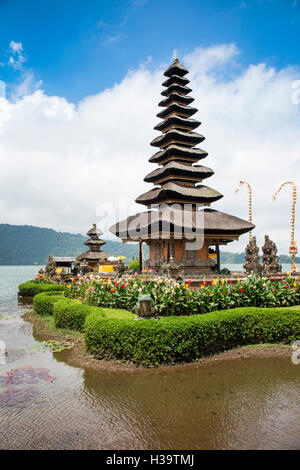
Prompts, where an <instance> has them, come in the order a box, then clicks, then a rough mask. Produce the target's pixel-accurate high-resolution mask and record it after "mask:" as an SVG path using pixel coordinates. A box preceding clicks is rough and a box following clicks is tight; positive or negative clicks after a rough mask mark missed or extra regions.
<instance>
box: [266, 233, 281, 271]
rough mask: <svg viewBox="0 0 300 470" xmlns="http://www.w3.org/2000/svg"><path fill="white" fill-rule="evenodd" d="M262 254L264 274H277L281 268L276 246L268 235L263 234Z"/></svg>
mask: <svg viewBox="0 0 300 470" xmlns="http://www.w3.org/2000/svg"><path fill="white" fill-rule="evenodd" d="M262 251H263V255H262V259H263V271H264V274H277V273H280V272H281V270H282V266H281V265H280V264H279V258H278V256H277V247H276V245H275V243H274V242H273V241H272V240H270V238H269V236H268V235H265V244H264V246H263V247H262Z"/></svg>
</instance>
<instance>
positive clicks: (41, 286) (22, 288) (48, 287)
mask: <svg viewBox="0 0 300 470" xmlns="http://www.w3.org/2000/svg"><path fill="white" fill-rule="evenodd" d="M63 290H64V286H62V285H60V284H48V283H44V282H31V281H27V282H24V283H23V284H20V285H19V295H22V296H23V297H34V296H35V295H37V294H40V293H41V292H54V291H56V292H58V291H59V292H62V291H63Z"/></svg>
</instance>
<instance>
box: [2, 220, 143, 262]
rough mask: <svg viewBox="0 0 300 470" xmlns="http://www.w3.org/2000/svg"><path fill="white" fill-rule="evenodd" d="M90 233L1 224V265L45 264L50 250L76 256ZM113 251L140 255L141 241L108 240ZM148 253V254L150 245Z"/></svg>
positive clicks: (129, 256)
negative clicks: (139, 246) (139, 242)
mask: <svg viewBox="0 0 300 470" xmlns="http://www.w3.org/2000/svg"><path fill="white" fill-rule="evenodd" d="M85 240H87V236H85V237H84V236H83V235H80V234H72V233H66V232H56V231H55V230H52V229H49V228H41V227H33V226H31V225H8V224H0V265H9V266H18V265H32V264H39V265H44V264H46V262H47V260H48V256H49V254H51V255H53V256H77V255H79V254H80V253H82V252H83V251H86V250H87V247H86V246H85V245H83V242H84V241H85ZM103 251H106V252H107V253H109V254H110V255H115V256H120V255H122V256H126V258H127V259H128V260H130V259H131V258H132V257H133V256H138V243H121V242H118V241H110V240H108V241H107V242H106V245H104V247H103ZM145 256H146V257H148V251H147V247H145Z"/></svg>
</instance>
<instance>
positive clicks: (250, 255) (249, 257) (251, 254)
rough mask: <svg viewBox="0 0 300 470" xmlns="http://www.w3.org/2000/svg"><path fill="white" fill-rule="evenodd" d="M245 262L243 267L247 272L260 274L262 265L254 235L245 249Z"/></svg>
mask: <svg viewBox="0 0 300 470" xmlns="http://www.w3.org/2000/svg"><path fill="white" fill-rule="evenodd" d="M245 252H246V255H245V261H246V262H245V264H244V266H243V268H244V269H245V271H246V273H247V274H250V273H257V274H260V273H261V272H262V270H263V266H262V265H261V264H260V262H259V254H258V252H259V248H258V246H257V244H256V237H252V239H251V240H250V241H249V243H248V245H247V246H246V249H245Z"/></svg>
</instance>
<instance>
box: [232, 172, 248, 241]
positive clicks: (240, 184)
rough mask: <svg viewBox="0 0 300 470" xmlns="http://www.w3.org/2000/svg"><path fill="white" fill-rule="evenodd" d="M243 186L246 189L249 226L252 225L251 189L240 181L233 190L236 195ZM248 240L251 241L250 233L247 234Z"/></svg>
mask: <svg viewBox="0 0 300 470" xmlns="http://www.w3.org/2000/svg"><path fill="white" fill-rule="evenodd" d="M243 184H245V185H246V186H247V187H248V210H249V216H248V220H249V222H250V224H252V188H251V186H250V184H249V183H248V182H247V181H240V183H239V185H238V187H237V188H236V189H235V190H234V192H235V193H237V192H238V191H239V189H240V187H241V186H242V185H243ZM249 240H250V241H251V240H252V233H251V231H250V232H249Z"/></svg>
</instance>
